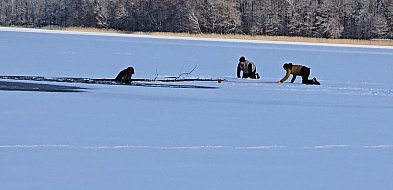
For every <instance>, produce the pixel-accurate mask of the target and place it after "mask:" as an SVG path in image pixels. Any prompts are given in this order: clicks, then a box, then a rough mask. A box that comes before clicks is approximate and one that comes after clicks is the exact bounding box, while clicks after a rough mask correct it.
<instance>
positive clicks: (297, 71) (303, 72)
mask: <svg viewBox="0 0 393 190" xmlns="http://www.w3.org/2000/svg"><path fill="white" fill-rule="evenodd" d="M282 67H283V68H284V70H286V71H287V72H286V74H285V76H284V78H282V79H281V80H280V81H279V82H280V83H283V82H285V81H286V80H287V79H288V78H289V75H291V74H292V80H291V83H293V82H295V80H296V76H301V77H302V84H314V85H320V83H319V82H318V81H317V79H316V78H315V77H314V78H313V79H312V80H310V79H308V77H309V76H310V72H311V69H310V68H308V67H306V66H303V65H294V64H292V63H285V64H284V65H283V66H282Z"/></svg>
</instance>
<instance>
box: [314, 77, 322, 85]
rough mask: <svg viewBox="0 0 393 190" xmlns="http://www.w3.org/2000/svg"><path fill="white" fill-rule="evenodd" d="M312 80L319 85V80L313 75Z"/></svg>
mask: <svg viewBox="0 0 393 190" xmlns="http://www.w3.org/2000/svg"><path fill="white" fill-rule="evenodd" d="M312 81H314V84H316V85H321V83H319V82H318V81H317V78H315V77H314V78H313V79H312Z"/></svg>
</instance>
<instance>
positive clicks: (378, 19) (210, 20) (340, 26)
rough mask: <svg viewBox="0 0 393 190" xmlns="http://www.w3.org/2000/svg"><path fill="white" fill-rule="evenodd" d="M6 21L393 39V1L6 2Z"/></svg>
mask: <svg viewBox="0 0 393 190" xmlns="http://www.w3.org/2000/svg"><path fill="white" fill-rule="evenodd" d="M0 25H3V26H24V27H45V26H61V27H73V26H76V27H94V28H106V29H115V30H122V31H129V32H175V33H177V32H186V33H197V34H206V33H215V34H247V35H266V36H297V37H313V38H334V39H393V0H1V1H0Z"/></svg>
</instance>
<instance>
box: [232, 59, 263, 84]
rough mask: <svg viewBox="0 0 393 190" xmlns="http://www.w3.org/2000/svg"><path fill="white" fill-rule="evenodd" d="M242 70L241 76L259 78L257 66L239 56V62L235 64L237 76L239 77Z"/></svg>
mask: <svg viewBox="0 0 393 190" xmlns="http://www.w3.org/2000/svg"><path fill="white" fill-rule="evenodd" d="M241 71H243V76H242V78H252V79H259V78H260V77H259V74H258V73H257V67H256V66H255V64H254V63H253V62H251V61H248V60H246V58H245V57H243V56H242V57H240V59H239V64H238V65H237V73H236V74H237V78H240V72H241Z"/></svg>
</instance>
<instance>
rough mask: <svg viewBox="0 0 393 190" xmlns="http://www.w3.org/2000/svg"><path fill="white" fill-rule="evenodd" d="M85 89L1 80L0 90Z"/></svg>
mask: <svg viewBox="0 0 393 190" xmlns="http://www.w3.org/2000/svg"><path fill="white" fill-rule="evenodd" d="M84 89H85V88H79V87H75V86H63V85H51V84H37V83H25V82H8V81H7V82H6V81H0V90H5V91H34V92H83V90H84Z"/></svg>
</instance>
